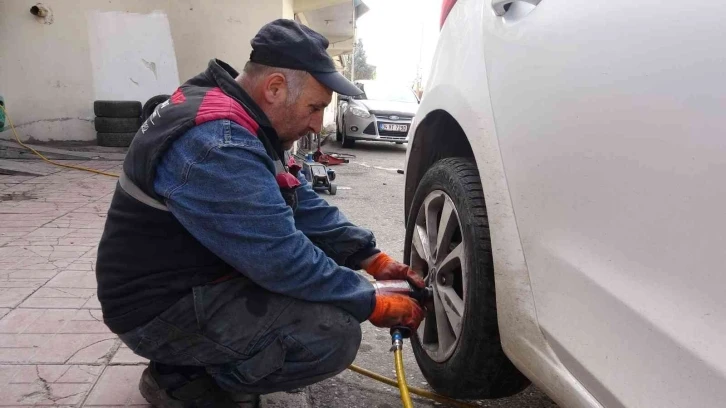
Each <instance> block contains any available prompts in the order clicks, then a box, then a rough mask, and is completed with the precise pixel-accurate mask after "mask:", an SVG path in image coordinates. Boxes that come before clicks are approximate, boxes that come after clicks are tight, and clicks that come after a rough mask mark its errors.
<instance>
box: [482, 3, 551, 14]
mask: <svg viewBox="0 0 726 408" xmlns="http://www.w3.org/2000/svg"><path fill="white" fill-rule="evenodd" d="M516 1H522V2H525V3H529V4H531V5H533V6H536V5H538V4H539V2H540V1H541V0H492V8H493V9H494V13H496V15H498V16H503V15H504V13H506V12H507V10H508V9H509V6H510V5H511V4H512V3H514V2H516Z"/></svg>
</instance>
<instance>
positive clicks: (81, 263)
mask: <svg viewBox="0 0 726 408" xmlns="http://www.w3.org/2000/svg"><path fill="white" fill-rule="evenodd" d="M65 269H66V270H68V271H88V272H94V271H95V270H96V259H95V258H94V259H77V260H75V261H73V262H72V263H71V264H70V265H68V266H67V267H66V268H65Z"/></svg>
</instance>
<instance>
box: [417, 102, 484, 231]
mask: <svg viewBox="0 0 726 408" xmlns="http://www.w3.org/2000/svg"><path fill="white" fill-rule="evenodd" d="M441 134H446V138H443V137H437V135H441ZM408 156H409V160H408V163H407V168H406V173H405V174H406V189H405V202H404V211H405V219H406V220H408V216H409V212H410V207H411V202H412V201H413V196H414V194H415V193H416V186H418V184H419V182H420V181H421V178H423V176H424V174H426V172H427V171H428V169H429V168H431V166H433V165H434V163H436V162H437V161H439V160H441V159H445V158H448V157H467V158H472V159H474V161H476V159H475V157H474V152H473V151H472V149H471V144H470V143H469V140H468V139H467V137H466V133H464V130H463V129H462V128H461V126H460V125H459V123H458V122H457V121H456V119H455V118H454V117H453V116H452V115H451V114H449V113H448V112H447V111H445V110H442V109H436V110H434V111H431V112H429V113H428V114H427V115H426V116H425V117H424V119H423V120H422V121H421V122H420V123H419V124H418V125H417V126H416V131H415V133H414V137H413V141H412V142H411V147H410V148H409V153H408Z"/></svg>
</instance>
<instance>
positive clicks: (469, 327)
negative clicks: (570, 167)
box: [404, 158, 530, 399]
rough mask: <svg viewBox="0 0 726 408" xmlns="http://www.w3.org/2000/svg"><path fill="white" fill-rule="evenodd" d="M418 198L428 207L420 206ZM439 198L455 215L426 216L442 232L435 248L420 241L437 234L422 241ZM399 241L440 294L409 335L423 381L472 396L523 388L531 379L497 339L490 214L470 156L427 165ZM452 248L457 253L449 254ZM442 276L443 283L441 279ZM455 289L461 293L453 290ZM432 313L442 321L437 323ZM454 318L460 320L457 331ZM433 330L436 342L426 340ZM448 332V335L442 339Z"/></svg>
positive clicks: (413, 264)
mask: <svg viewBox="0 0 726 408" xmlns="http://www.w3.org/2000/svg"><path fill="white" fill-rule="evenodd" d="M435 200H438V201H435ZM424 204H426V207H425V208H426V211H423V212H421V211H420V210H421V209H422V206H424ZM439 204H440V205H441V208H442V209H441V214H444V212H446V211H447V210H446V208H447V206H448V208H453V210H452V211H451V212H450V214H452V216H455V218H456V221H458V223H456V222H454V221H452V222H451V223H447V224H446V225H444V224H441V225H439V224H440V223H441V221H440V220H439V219H438V218H436V221H434V222H433V223H431V224H430V225H432V226H433V225H435V226H436V232H435V235H436V237H437V238H438V233H439V232H440V231H443V232H442V234H444V237H443V238H442V239H441V240H439V241H440V242H442V245H441V248H437V249H436V250H435V249H434V247H435V245H434V246H431V245H428V244H423V243H422V242H434V243H435V242H437V239H431V241H428V239H429V238H431V237H432V235H431V233H430V231H429V230H427V228H426V225H429V224H428V223H427V222H426V218H428V217H431V216H434V217H441V218H442V219H443V215H437V214H438V213H437V212H436V211H438V210H436V208H437V207H436V206H438V205H439ZM422 217H423V220H422ZM446 219H449V218H446ZM445 226H446V227H445ZM444 227H445V228H444ZM422 232H423V235H418V236H422V237H425V238H426V239H423V240H421V239H418V242H419V243H420V244H419V246H418V247H414V243H413V239H414V233H416V234H419V233H422ZM457 234H458V238H457ZM405 242H406V247H405V253H404V259H405V260H406V262H408V263H409V264H410V265H411V267H412V268H413V269H414V270H417V271H419V272H421V271H423V272H422V275H424V277H425V278H426V279H427V284H429V285H433V286H432V287H435V288H438V289H436V290H437V291H436V292H435V295H434V296H439V294H440V293H441V294H442V295H441V297H439V299H442V300H444V301H445V302H444V301H438V303H436V304H435V305H434V307H433V308H431V307H429V308H428V309H429V311H427V316H426V320H424V322H423V323H422V324H421V327H420V328H419V330H418V331H417V332H416V333H415V334H414V336H412V339H411V344H412V347H413V351H414V355H415V356H416V361H417V362H418V365H419V367H420V368H421V371H422V373H423V375H424V377H426V379H427V380H428V382H429V384H431V386H432V387H433V388H434V389H435V390H436V391H437V392H439V393H441V394H443V395H446V396H449V397H454V398H471V399H475V398H476V399H478V398H500V397H506V396H510V395H513V394H516V393H518V392H520V391H522V390H523V389H524V388H526V387H527V386H528V385H529V383H530V381H529V380H528V379H527V378H526V377H525V376H524V375H522V374H521V373H520V372H519V371H518V370H517V368H516V367H515V366H514V365H513V364H512V363H511V361H509V359H508V358H507V356H506V355H505V354H504V351H503V350H502V345H501V342H500V339H499V327H498V322H497V310H496V298H495V291H494V264H493V260H492V248H491V241H490V236H489V222H488V218H487V211H486V205H485V202H484V194H483V189H482V185H481V179H480V178H479V172H478V170H477V168H476V165H475V163H474V161H473V160H472V159H466V158H447V159H442V160H440V161H438V162H437V163H435V164H434V165H433V166H432V167H431V169H429V170H428V171H427V172H426V174H425V175H424V177H423V178H422V180H421V182H420V183H419V186H418V189H417V190H416V194H415V195H414V199H413V202H412V206H411V211H410V213H409V219H408V221H407V225H406V241H405ZM459 246H460V247H459ZM424 247H427V248H428V251H429V253H430V254H432V255H430V256H429V257H428V261H427V260H426V259H424V258H426V256H421V255H420V254H419V252H424V253H425V252H426V250H425V248H424ZM452 248H453V249H452ZM445 253H448V254H447V255H444V254H445ZM454 254H457V256H456V257H453V255H454ZM438 258H442V259H441V260H439V259H438ZM452 259H454V261H452ZM429 264H432V265H433V268H431V269H430V268H429ZM444 265H446V266H444ZM452 265H453V267H452ZM456 265H458V269H457V266H456ZM444 268H447V270H446V271H444ZM457 271H458V274H459V275H460V276H458V281H457ZM431 280H434V281H435V282H436V283H435V284H434V283H432V282H430V281H431ZM447 280H448V285H449V286H446V283H447ZM457 282H458V283H457ZM457 290H458V291H459V292H461V293H459V294H457V292H456V291H457ZM452 291H453V292H452ZM447 293H454V294H455V295H456V296H460V297H458V298H457V297H455V296H452V295H450V294H448V295H447ZM447 296H448V297H447ZM454 298H456V299H457V302H458V303H456V304H457V305H458V306H457V307H458V309H456V310H457V314H448V313H447V311H446V307H445V306H443V305H444V304H446V305H447V306H449V309H450V311H452V310H454V307H452V306H450V305H451V304H452V303H451V301H450V299H454ZM437 307H438V310H437V309H436V308H437ZM461 309H463V313H462V312H461ZM441 316H444V318H442V317H441ZM447 316H454V317H447ZM456 316H460V317H458V318H457V317H456ZM437 319H440V321H441V322H444V323H445V324H443V323H442V326H439V325H438V324H437V323H439V320H437ZM457 319H458V320H457ZM452 321H454V322H455V323H456V324H454V323H451V322H452ZM454 326H456V327H457V328H458V335H456V334H455V333H456V330H457V329H455V328H453V327H454ZM441 327H444V329H441ZM442 330H444V331H442ZM434 337H435V338H436V340H435V342H436V343H433V342H432V339H433V338H434ZM447 339H454V340H451V341H449V342H448V344H449V345H448V346H447V347H444V346H443V345H445V344H446V343H447Z"/></svg>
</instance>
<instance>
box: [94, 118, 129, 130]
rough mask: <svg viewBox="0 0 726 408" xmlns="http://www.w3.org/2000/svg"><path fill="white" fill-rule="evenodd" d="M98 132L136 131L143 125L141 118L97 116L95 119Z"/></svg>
mask: <svg viewBox="0 0 726 408" xmlns="http://www.w3.org/2000/svg"><path fill="white" fill-rule="evenodd" d="M93 124H94V126H95V127H96V132H101V133H130V132H134V133H136V131H137V130H139V127H140V126H141V118H139V117H136V118H105V117H96V119H95V120H94V121H93Z"/></svg>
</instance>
